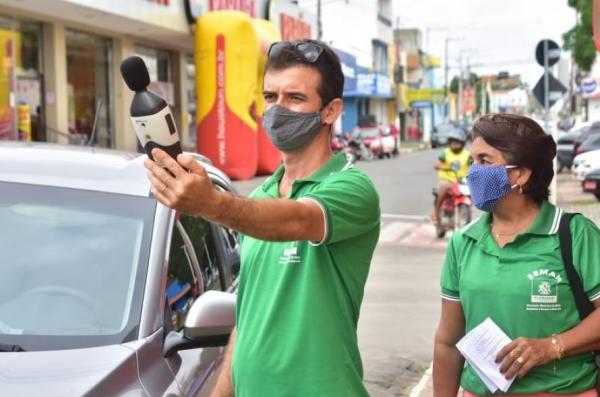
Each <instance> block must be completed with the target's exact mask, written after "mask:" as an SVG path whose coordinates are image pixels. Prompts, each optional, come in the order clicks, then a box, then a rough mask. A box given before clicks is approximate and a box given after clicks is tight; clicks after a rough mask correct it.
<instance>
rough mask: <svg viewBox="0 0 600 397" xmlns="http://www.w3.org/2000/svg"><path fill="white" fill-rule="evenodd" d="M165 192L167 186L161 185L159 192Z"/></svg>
mask: <svg viewBox="0 0 600 397" xmlns="http://www.w3.org/2000/svg"><path fill="white" fill-rule="evenodd" d="M165 190H167V185H163V187H162V188H161V189H160V192H161V193H164V192H165Z"/></svg>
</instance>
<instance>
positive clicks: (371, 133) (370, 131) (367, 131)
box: [360, 128, 379, 138]
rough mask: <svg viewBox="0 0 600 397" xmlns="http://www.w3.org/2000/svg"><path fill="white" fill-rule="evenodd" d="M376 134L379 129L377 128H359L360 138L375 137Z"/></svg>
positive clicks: (377, 134)
mask: <svg viewBox="0 0 600 397" xmlns="http://www.w3.org/2000/svg"><path fill="white" fill-rule="evenodd" d="M378 136H379V130H378V129H377V128H370V129H365V130H360V137H361V138H377V137H378Z"/></svg>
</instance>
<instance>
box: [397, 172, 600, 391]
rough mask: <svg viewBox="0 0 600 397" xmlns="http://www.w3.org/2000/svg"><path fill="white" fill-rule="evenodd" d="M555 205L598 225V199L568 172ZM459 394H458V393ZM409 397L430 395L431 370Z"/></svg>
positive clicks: (431, 384) (559, 181) (560, 186)
mask: <svg viewBox="0 0 600 397" xmlns="http://www.w3.org/2000/svg"><path fill="white" fill-rule="evenodd" d="M557 183H558V192H557V201H558V203H557V205H558V206H559V207H560V208H562V209H564V210H565V211H567V212H578V213H580V214H583V215H585V216H587V217H588V218H590V219H592V220H593V221H594V222H595V223H596V225H598V226H600V201H598V200H596V197H594V195H593V194H591V193H584V192H583V191H582V189H581V183H580V182H579V181H577V180H576V179H575V178H574V177H573V176H572V175H571V174H570V173H562V174H559V175H558V181H557ZM459 395H460V394H459ZM408 396H410V397H432V396H433V383H432V379H431V372H430V371H427V372H426V373H425V374H424V375H423V379H421V382H420V384H417V385H415V386H414V387H413V389H412V392H411V393H410V394H408Z"/></svg>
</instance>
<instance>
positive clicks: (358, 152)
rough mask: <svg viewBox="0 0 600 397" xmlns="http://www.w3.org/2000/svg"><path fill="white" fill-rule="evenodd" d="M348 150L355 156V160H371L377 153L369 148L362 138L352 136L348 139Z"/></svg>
mask: <svg viewBox="0 0 600 397" xmlns="http://www.w3.org/2000/svg"><path fill="white" fill-rule="evenodd" d="M348 152H349V153H350V154H351V155H352V156H353V158H354V159H355V160H360V159H362V160H367V161H371V160H373V159H374V158H375V155H374V154H373V152H372V151H371V149H369V147H368V146H367V145H366V144H365V143H364V142H363V140H362V139H360V138H354V137H353V138H351V139H350V140H349V141H348ZM347 155H348V153H347Z"/></svg>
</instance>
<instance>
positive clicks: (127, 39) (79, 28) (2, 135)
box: [0, 0, 194, 150]
mask: <svg viewBox="0 0 600 397" xmlns="http://www.w3.org/2000/svg"><path fill="white" fill-rule="evenodd" d="M2 3H3V4H2V5H1V6H0V56H1V57H2V62H3V64H2V67H0V140H33V141H49V142H60V143H72V144H89V145H95V146H99V147H107V148H118V149H125V150H135V149H136V147H137V142H136V138H135V134H134V132H133V128H132V126H131V121H130V119H129V106H130V101H131V98H132V96H133V93H131V92H130V91H129V90H128V89H127V87H126V86H125V84H124V83H123V82H122V80H121V76H120V72H119V66H120V63H121V61H122V60H123V59H125V58H126V57H128V56H131V55H134V54H136V55H139V56H141V57H143V58H144V60H145V61H146V64H147V66H148V69H149V72H150V77H151V79H152V86H151V88H152V89H154V90H156V91H160V92H161V94H162V95H164V96H165V98H167V100H168V101H169V103H170V104H171V106H172V107H173V110H174V115H175V119H176V122H177V124H178V125H179V126H180V131H181V133H182V136H183V138H184V139H183V141H184V142H186V141H189V139H186V138H188V136H189V131H188V128H189V125H188V123H189V120H190V116H189V115H190V113H191V112H193V110H192V109H190V108H189V103H190V99H192V100H193V96H191V98H190V95H189V93H190V92H193V91H194V90H193V86H192V87H191V88H190V87H189V85H190V84H193V76H191V78H190V73H193V70H192V71H190V70H189V65H190V64H192V65H193V62H189V58H190V54H192V52H193V38H192V34H191V31H190V26H189V23H188V20H187V18H186V16H185V13H184V11H183V8H182V7H181V4H179V2H176V1H160V2H159V1H151V0H129V1H125V2H112V1H105V0H104V1H103V0H68V1H66V0H54V1H51V2H50V1H47V0H29V1H27V2H23V1H20V0H6V1H3V2H2Z"/></svg>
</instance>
